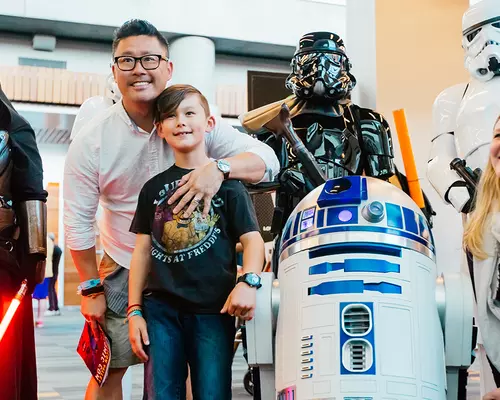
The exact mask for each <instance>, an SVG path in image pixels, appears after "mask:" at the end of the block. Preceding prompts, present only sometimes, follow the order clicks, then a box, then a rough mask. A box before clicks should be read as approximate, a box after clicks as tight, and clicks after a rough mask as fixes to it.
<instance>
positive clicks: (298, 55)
mask: <svg viewBox="0 0 500 400" xmlns="http://www.w3.org/2000/svg"><path fill="white" fill-rule="evenodd" d="M291 67H292V72H291V74H290V75H289V76H288V78H287V80H286V86H287V87H288V88H289V89H291V90H292V91H293V93H294V95H293V96H290V97H288V98H287V99H285V100H281V101H278V102H276V103H273V104H270V105H267V106H263V107H261V108H259V109H256V110H253V111H250V112H248V113H247V114H245V115H244V116H243V117H242V125H243V127H244V128H245V129H246V130H247V131H248V132H249V133H254V134H259V135H261V136H260V138H261V139H263V140H265V141H266V143H268V144H269V145H270V146H271V147H273V148H274V150H275V152H276V154H277V155H278V159H279V160H280V165H281V172H280V175H279V183H280V185H279V188H278V193H277V204H276V212H275V217H276V218H275V220H274V221H273V231H274V232H275V233H279V232H280V231H281V229H282V227H283V224H284V222H285V221H286V219H287V218H288V216H289V214H290V213H291V211H292V210H293V208H294V207H295V205H296V204H297V203H298V201H300V200H301V199H302V198H303V197H304V196H305V195H306V194H307V193H309V192H310V191H311V190H312V189H313V188H314V185H312V184H311V182H310V181H309V180H308V178H307V176H306V174H305V173H304V170H303V168H302V165H301V164H300V162H299V161H298V159H297V157H296V156H295V154H294V153H293V151H292V149H291V147H290V146H289V145H288V143H287V141H286V140H284V138H283V137H281V136H276V135H272V134H271V133H276V132H273V128H272V127H271V125H272V124H271V123H270V121H271V119H272V118H274V116H275V115H276V110H277V109H278V108H280V107H281V105H282V104H283V103H286V105H287V106H288V108H289V109H290V118H291V121H292V124H293V128H294V130H295V132H296V133H297V135H298V136H299V138H300V139H301V140H302V142H303V143H304V144H305V146H306V148H307V149H308V150H309V152H310V153H311V154H312V155H313V156H314V158H315V160H316V161H317V162H318V163H319V164H320V167H321V168H322V170H323V173H324V176H325V178H327V179H331V178H339V177H342V176H347V175H367V176H373V177H377V178H380V179H384V180H389V179H390V178H391V177H393V176H394V175H396V174H398V173H397V171H396V169H395V166H394V162H393V157H394V154H393V147H392V139H391V132H390V128H389V124H388V123H387V121H386V120H385V119H384V117H383V116H382V115H380V114H378V113H377V112H375V111H373V110H371V109H367V108H362V107H359V106H357V105H355V104H353V103H352V101H351V100H350V95H351V91H352V89H353V88H354V86H355V85H356V79H355V78H354V76H353V75H352V74H351V73H350V69H351V64H350V62H349V58H348V57H347V54H346V52H345V47H344V43H343V41H342V39H341V38H340V37H339V36H338V35H336V34H334V33H330V32H313V33H308V34H306V35H304V36H303V37H302V38H301V39H300V42H299V46H298V48H297V50H296V52H295V55H294V57H293V59H292V62H291ZM400 186H403V185H400ZM403 190H404V187H403Z"/></svg>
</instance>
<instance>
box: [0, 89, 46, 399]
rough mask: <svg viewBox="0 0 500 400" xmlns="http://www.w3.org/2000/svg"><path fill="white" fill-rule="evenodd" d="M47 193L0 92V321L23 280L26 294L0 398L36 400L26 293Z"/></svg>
mask: <svg viewBox="0 0 500 400" xmlns="http://www.w3.org/2000/svg"><path fill="white" fill-rule="evenodd" d="M46 199H47V192H45V191H44V190H43V170H42V161H41V158H40V155H39V153H38V148H37V145H36V139H35V134H34V132H33V129H32V128H31V127H30V125H29V124H28V123H27V122H26V121H25V120H24V119H23V118H22V117H21V116H20V115H19V114H18V113H17V112H16V111H15V110H14V108H13V106H12V104H11V103H10V102H9V100H8V99H7V97H6V96H5V94H4V93H3V91H2V90H1V87H0V319H2V318H3V316H4V314H5V312H6V311H7V308H8V307H9V305H10V303H11V300H12V298H13V297H14V295H15V294H16V292H17V291H18V290H19V288H20V285H21V282H22V281H23V280H24V279H27V281H28V292H27V293H26V295H25V297H24V299H23V301H22V302H21V305H20V306H19V308H18V310H17V312H16V314H15V315H14V317H13V319H12V321H11V322H10V325H9V327H8V328H7V330H6V332H5V335H4V336H3V338H2V340H1V341H0V393H1V394H0V398H2V399H9V400H36V399H37V378H36V359H35V338H34V328H33V310H32V304H31V293H32V291H33V288H34V286H35V284H36V283H37V282H39V281H40V280H41V279H43V276H42V274H43V273H44V270H45V268H44V263H45V257H46V208H45V201H46Z"/></svg>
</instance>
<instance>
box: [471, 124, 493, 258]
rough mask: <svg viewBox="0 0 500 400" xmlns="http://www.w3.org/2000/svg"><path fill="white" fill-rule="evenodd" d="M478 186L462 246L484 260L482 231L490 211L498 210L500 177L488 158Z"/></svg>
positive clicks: (488, 221) (485, 226)
mask: <svg viewBox="0 0 500 400" xmlns="http://www.w3.org/2000/svg"><path fill="white" fill-rule="evenodd" d="M495 125H496V124H495ZM478 186H479V187H478V190H477V194H476V207H475V209H474V211H473V213H472V214H471V216H470V218H469V221H468V223H467V225H466V227H465V231H464V247H466V248H467V249H468V250H469V251H470V252H471V253H472V255H473V256H474V257H476V258H478V259H480V260H484V259H486V258H488V254H487V253H486V252H485V251H484V249H483V233H484V231H485V229H487V228H489V227H488V226H487V225H486V224H489V223H490V217H491V213H493V212H495V211H497V210H498V201H499V200H500V178H499V177H498V176H497V175H496V174H495V170H494V169H493V165H492V164H491V160H490V159H489V158H488V164H487V165H486V169H485V170H484V172H483V173H482V175H481V180H480V181H479V185H478Z"/></svg>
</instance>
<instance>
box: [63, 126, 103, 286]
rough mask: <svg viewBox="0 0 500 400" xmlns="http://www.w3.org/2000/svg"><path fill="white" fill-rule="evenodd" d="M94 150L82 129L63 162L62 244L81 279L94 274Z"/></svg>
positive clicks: (96, 195) (96, 182) (96, 197)
mask: <svg viewBox="0 0 500 400" xmlns="http://www.w3.org/2000/svg"><path fill="white" fill-rule="evenodd" d="M98 164H99V163H98V160H97V151H96V149H95V147H93V146H92V144H91V142H90V141H89V138H88V134H87V132H82V134H81V135H78V136H77V137H76V138H75V140H74V141H73V142H72V143H71V145H70V147H69V150H68V154H67V156H66V163H65V165H64V188H63V198H64V230H65V233H66V244H67V246H68V247H69V248H70V250H71V256H72V257H73V261H74V262H75V266H76V268H77V270H78V273H79V275H80V279H81V280H82V281H86V280H89V279H95V278H98V277H99V276H98V273H97V263H96V253H95V230H94V224H95V215H96V211H97V206H98V204H99V178H98Z"/></svg>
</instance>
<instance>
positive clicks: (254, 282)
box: [237, 272, 262, 289]
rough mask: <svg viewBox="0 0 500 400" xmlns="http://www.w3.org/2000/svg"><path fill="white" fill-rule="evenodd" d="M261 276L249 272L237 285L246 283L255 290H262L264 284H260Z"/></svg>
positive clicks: (241, 277) (239, 279)
mask: <svg viewBox="0 0 500 400" xmlns="http://www.w3.org/2000/svg"><path fill="white" fill-rule="evenodd" d="M260 280H261V279H260V276H259V275H257V274H254V273H253V272H248V273H246V274H243V275H241V276H240V277H239V278H238V280H237V283H240V282H245V283H246V284H247V285H248V286H250V287H254V288H257V289H258V288H260V287H261V286H262V283H260Z"/></svg>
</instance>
